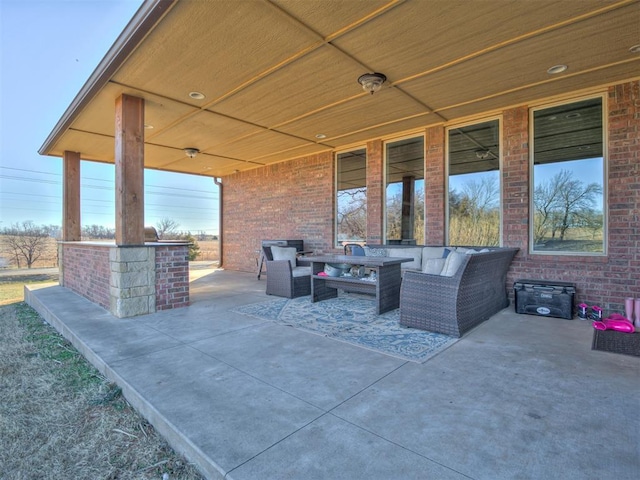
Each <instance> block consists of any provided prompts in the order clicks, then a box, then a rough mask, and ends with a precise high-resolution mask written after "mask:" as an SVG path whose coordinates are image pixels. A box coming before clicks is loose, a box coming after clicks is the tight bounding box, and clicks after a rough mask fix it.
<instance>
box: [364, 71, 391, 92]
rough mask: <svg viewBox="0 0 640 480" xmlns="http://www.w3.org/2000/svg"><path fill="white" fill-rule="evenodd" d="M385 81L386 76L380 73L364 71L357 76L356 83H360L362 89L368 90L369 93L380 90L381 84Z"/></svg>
mask: <svg viewBox="0 0 640 480" xmlns="http://www.w3.org/2000/svg"><path fill="white" fill-rule="evenodd" d="M386 81H387V77H386V75H383V74H382V73H365V74H364V75H360V77H358V83H359V84H360V85H362V89H363V90H364V91H365V92H370V93H371V95H373V94H374V93H376V92H377V91H378V90H380V89H381V88H382V84H383V83H384V82H386Z"/></svg>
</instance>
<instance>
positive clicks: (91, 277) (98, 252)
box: [61, 243, 111, 310]
mask: <svg viewBox="0 0 640 480" xmlns="http://www.w3.org/2000/svg"><path fill="white" fill-rule="evenodd" d="M61 248H62V258H63V262H64V268H63V269H62V282H61V284H62V285H64V286H65V287H66V288H68V289H70V290H72V291H74V292H76V293H77V294H79V295H82V296H83V297H85V298H87V299H89V300H91V301H92V302H93V303H97V304H98V305H100V306H101V307H104V308H106V309H107V310H108V309H109V304H110V293H109V292H110V291H109V278H110V274H111V267H110V263H109V248H105V247H104V246H99V245H88V244H80V243H78V244H74V245H69V244H62V245H61Z"/></svg>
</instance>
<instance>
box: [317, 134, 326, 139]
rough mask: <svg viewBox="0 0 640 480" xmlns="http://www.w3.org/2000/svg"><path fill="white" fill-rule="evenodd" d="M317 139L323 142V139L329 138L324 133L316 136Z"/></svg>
mask: <svg viewBox="0 0 640 480" xmlns="http://www.w3.org/2000/svg"><path fill="white" fill-rule="evenodd" d="M316 138H317V139H318V140H322V139H323V138H327V136H326V135H325V134H324V133H318V134H317V135H316Z"/></svg>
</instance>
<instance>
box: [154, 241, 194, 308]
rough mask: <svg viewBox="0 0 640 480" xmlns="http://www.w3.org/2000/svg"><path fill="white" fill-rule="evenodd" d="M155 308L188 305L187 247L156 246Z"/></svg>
mask: <svg viewBox="0 0 640 480" xmlns="http://www.w3.org/2000/svg"><path fill="white" fill-rule="evenodd" d="M155 250H156V310H169V309H171V308H180V307H186V306H188V305H189V259H188V258H189V257H188V255H189V247H188V246H187V245H180V246H158V247H156V249H155Z"/></svg>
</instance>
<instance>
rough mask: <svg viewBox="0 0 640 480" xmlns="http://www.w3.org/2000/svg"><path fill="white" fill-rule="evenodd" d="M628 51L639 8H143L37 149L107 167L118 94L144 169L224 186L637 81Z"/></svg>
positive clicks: (344, 2)
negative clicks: (137, 123) (127, 103)
mask: <svg viewBox="0 0 640 480" xmlns="http://www.w3.org/2000/svg"><path fill="white" fill-rule="evenodd" d="M154 15H155V17H154ZM150 18H151V19H153V20H152V21H151V20H149V19H150ZM638 44H640V1H638V0H622V1H615V0H581V1H565V2H558V1H557V0H536V1H535V2H531V1H527V2H525V1H517V0H513V1H508V0H484V1H475V2H469V1H468V0H414V1H411V0H406V1H401V0H306V1H300V0H243V1H224V0H220V1H181V2H174V1H173V0H153V1H147V2H145V3H144V4H143V5H142V7H141V8H140V10H139V11H138V13H137V14H136V15H135V16H134V18H133V19H132V20H131V22H130V24H129V26H128V27H127V29H125V31H124V32H123V33H122V35H121V36H120V37H119V38H118V39H117V41H116V43H115V44H114V47H113V48H112V50H111V51H110V52H109V54H108V55H107V57H105V59H104V60H103V62H102V63H101V64H100V65H99V66H98V68H97V69H96V72H94V75H92V77H91V78H90V79H89V81H88V82H87V84H86V85H85V87H84V88H83V90H82V91H81V92H80V93H79V94H78V97H76V100H75V101H74V103H72V105H71V106H70V107H69V109H68V110H67V111H66V112H65V114H64V115H63V117H62V118H61V120H60V121H59V123H58V124H57V125H56V127H55V128H54V130H53V131H52V132H51V134H50V136H49V137H48V138H47V139H46V141H45V143H44V145H43V146H42V148H41V149H40V153H41V154H44V155H51V156H58V157H59V156H62V155H63V152H64V151H65V150H70V151H77V152H81V155H82V158H83V159H86V160H94V161H100V162H111V163H113V161H114V104H115V99H116V98H117V97H118V96H120V95H121V94H123V93H126V94H130V95H135V96H139V97H142V98H144V99H145V101H146V103H145V105H146V106H145V124H146V125H147V126H148V128H147V129H146V130H145V166H146V167H147V168H153V169H159V170H167V171H174V172H184V173H191V174H198V175H206V176H215V177H223V176H225V175H229V174H232V173H234V172H236V171H242V170H246V169H252V168H256V167H259V166H262V165H268V164H271V163H275V162H281V161H284V160H288V159H291V158H296V157H301V156H304V155H309V154H314V153H319V152H324V151H335V150H339V149H344V148H347V147H352V146H363V145H364V144H365V142H366V141H367V140H370V139H375V138H388V137H391V136H393V135H396V134H400V133H403V132H408V131H412V130H414V131H415V130H417V129H423V128H424V127H426V126H429V125H434V124H442V123H447V122H449V123H450V122H453V121H455V120H456V119H460V118H465V117H469V116H472V115H478V114H480V113H483V112H488V111H496V110H499V109H502V108H505V107H508V106H513V105H519V104H526V103H527V102H532V101H535V100H538V99H543V98H547V97H550V96H556V95H563V94H566V93H568V92H572V91H575V90H581V89H586V88H591V87H599V86H604V85H606V84H609V83H613V82H619V81H625V80H631V79H637V78H638V77H639V76H640V53H638V52H632V51H631V50H630V47H632V46H634V45H638ZM123 52H125V53H126V55H125V54H123ZM557 64H566V65H567V66H568V69H567V70H566V72H564V73H561V74H558V75H549V74H548V73H547V69H548V68H549V67H551V66H554V65H557ZM374 71H376V72H382V73H384V74H385V75H386V76H387V78H388V80H387V82H386V83H385V85H384V86H383V88H382V90H380V91H379V92H377V93H376V94H374V95H370V94H369V93H366V92H364V91H363V90H362V88H361V87H360V85H359V84H358V83H357V78H358V77H359V76H360V75H362V74H363V73H367V72H374ZM190 92H201V93H202V94H203V95H204V98H203V99H194V98H191V97H190V95H189V94H190ZM319 135H323V136H324V137H323V138H319V137H318V136H319ZM186 147H194V148H197V149H199V150H200V154H199V155H197V156H196V157H195V158H188V157H187V156H186V155H185V153H184V151H183V150H184V148H186Z"/></svg>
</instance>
